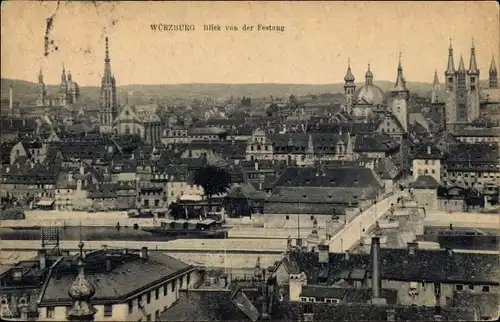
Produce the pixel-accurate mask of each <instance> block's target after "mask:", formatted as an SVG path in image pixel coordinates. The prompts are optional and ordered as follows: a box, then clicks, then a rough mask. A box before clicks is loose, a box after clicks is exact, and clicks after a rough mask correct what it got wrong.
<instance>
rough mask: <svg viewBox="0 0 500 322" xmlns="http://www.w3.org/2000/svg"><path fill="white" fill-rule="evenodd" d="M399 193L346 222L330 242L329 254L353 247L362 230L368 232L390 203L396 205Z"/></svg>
mask: <svg viewBox="0 0 500 322" xmlns="http://www.w3.org/2000/svg"><path fill="white" fill-rule="evenodd" d="M400 194H401V192H398V193H397V194H395V195H392V196H390V197H387V198H386V199H384V200H381V201H379V202H378V203H376V204H375V205H373V206H371V207H370V208H368V209H367V210H365V211H363V212H362V213H361V214H360V215H358V216H357V217H356V218H354V219H353V220H352V221H351V222H348V223H347V224H346V225H345V226H344V227H343V228H342V229H340V231H338V232H337V233H336V234H334V236H333V237H332V239H331V240H330V243H329V245H330V252H344V251H345V250H348V249H350V248H352V247H353V246H355V245H356V244H357V243H358V242H359V240H360V239H361V237H362V235H363V229H365V231H367V230H369V229H370V227H372V226H374V225H375V222H376V221H377V220H378V219H380V218H381V217H382V216H383V215H384V214H385V213H386V212H387V211H388V210H389V208H390V206H391V203H394V204H396V201H397V198H398V197H399V195H400Z"/></svg>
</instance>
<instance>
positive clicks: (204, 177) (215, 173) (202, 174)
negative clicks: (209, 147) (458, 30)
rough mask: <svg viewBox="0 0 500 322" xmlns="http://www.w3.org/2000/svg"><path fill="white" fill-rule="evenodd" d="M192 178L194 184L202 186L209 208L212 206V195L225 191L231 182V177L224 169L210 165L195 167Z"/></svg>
mask: <svg viewBox="0 0 500 322" xmlns="http://www.w3.org/2000/svg"><path fill="white" fill-rule="evenodd" d="M193 179H194V183H195V184H196V185H199V186H202V187H203V191H204V192H205V196H206V197H207V201H208V209H209V210H211V208H212V204H211V202H212V196H214V195H219V194H223V193H225V192H227V190H228V189H229V186H230V184H231V178H230V176H229V173H228V172H227V171H226V170H224V169H222V168H220V167H216V166H211V165H207V166H205V167H202V168H199V169H197V170H196V171H195V172H194V178H193Z"/></svg>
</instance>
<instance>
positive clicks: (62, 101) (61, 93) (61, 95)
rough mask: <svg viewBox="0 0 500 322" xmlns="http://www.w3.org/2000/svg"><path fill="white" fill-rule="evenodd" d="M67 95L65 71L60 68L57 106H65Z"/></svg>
mask: <svg viewBox="0 0 500 322" xmlns="http://www.w3.org/2000/svg"><path fill="white" fill-rule="evenodd" d="M67 94H68V79H67V78H66V69H65V68H64V64H63V66H62V73H61V84H60V85H59V104H58V105H59V106H66V103H67Z"/></svg>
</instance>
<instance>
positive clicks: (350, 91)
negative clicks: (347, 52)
mask: <svg viewBox="0 0 500 322" xmlns="http://www.w3.org/2000/svg"><path fill="white" fill-rule="evenodd" d="M344 81H345V83H344V99H345V102H344V104H345V107H346V111H347V113H348V114H351V112H352V105H353V102H352V100H353V97H354V92H355V91H356V84H354V81H355V78H354V75H353V74H352V72H351V60H350V59H348V60H347V73H346V74H345V77H344Z"/></svg>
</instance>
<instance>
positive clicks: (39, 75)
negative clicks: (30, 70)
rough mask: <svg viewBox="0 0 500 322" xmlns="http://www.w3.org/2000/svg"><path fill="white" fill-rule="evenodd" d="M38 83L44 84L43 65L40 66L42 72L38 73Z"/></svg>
mask: <svg viewBox="0 0 500 322" xmlns="http://www.w3.org/2000/svg"><path fill="white" fill-rule="evenodd" d="M38 83H39V84H43V72H42V67H41V66H40V72H39V73H38Z"/></svg>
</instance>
